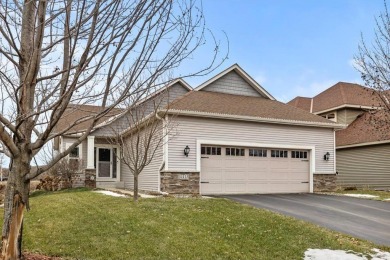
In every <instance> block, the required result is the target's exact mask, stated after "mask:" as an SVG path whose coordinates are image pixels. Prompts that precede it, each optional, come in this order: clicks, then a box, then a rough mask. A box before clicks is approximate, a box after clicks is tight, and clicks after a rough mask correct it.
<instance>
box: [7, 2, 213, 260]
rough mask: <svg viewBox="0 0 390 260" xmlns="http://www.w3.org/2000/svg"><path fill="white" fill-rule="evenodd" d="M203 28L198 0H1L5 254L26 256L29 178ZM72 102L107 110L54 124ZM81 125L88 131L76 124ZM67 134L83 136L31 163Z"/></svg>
mask: <svg viewBox="0 0 390 260" xmlns="http://www.w3.org/2000/svg"><path fill="white" fill-rule="evenodd" d="M205 32H206V28H205V22H204V17H203V13H202V9H201V6H200V5H197V4H196V0H155V1H146V0H138V1H127V0H111V1H102V0H78V1H74V0H63V1H58V0H52V1H45V0H40V1H38V0H31V1H22V0H14V1H9V0H0V35H1V36H0V94H1V95H0V98H1V100H0V106H1V109H2V110H1V114H0V143H1V144H2V147H3V148H4V149H1V152H3V153H5V154H6V155H7V156H8V157H9V158H10V161H11V163H10V169H9V170H10V175H9V178H8V185H7V189H6V195H5V203H4V204H5V205H4V220H3V230H2V252H1V256H2V258H3V259H17V258H20V257H21V243H20V242H21V234H22V223H23V215H24V211H25V209H26V208H27V209H29V183H30V180H31V179H33V178H35V177H37V176H39V175H40V174H41V173H43V172H45V171H48V170H49V169H50V168H51V167H53V166H54V165H55V164H56V163H57V162H59V161H60V160H61V159H62V158H64V157H65V156H66V155H67V154H69V152H70V151H72V149H73V148H75V147H76V146H77V145H79V144H80V143H81V142H82V141H83V140H85V139H86V138H87V136H88V135H89V134H90V132H91V131H92V130H93V129H94V128H95V126H97V124H98V123H99V121H100V120H101V119H102V118H103V117H104V116H105V115H107V114H109V113H110V111H111V110H113V108H115V107H118V106H121V104H122V102H123V101H124V100H126V99H127V98H129V96H131V95H132V94H134V93H139V92H142V91H145V90H148V89H149V88H151V86H156V85H159V84H164V79H163V78H162V76H165V75H167V74H169V73H173V72H174V71H175V70H176V69H177V68H178V67H179V66H180V65H181V64H182V63H183V62H184V61H185V60H187V59H188V58H191V57H193V54H194V52H195V51H196V50H197V49H198V48H199V47H200V46H202V45H205V40H206V39H205ZM213 39H214V38H212V40H213ZM214 44H215V45H214ZM214 44H213V47H212V48H213V49H214V52H213V54H211V55H210V58H211V59H210V63H209V64H208V65H206V66H205V67H204V69H201V70H200V71H198V72H195V73H190V74H189V75H200V74H203V73H207V72H209V71H210V70H211V69H213V68H214V66H215V64H214V61H215V58H216V57H217V54H218V52H219V48H218V43H217V42H215V41H214ZM69 104H79V105H80V104H93V105H96V106H99V107H100V109H99V110H98V111H96V112H95V113H91V114H89V115H87V116H83V117H81V118H78V119H77V120H76V121H75V122H72V123H71V124H70V125H69V126H68V127H65V128H63V129H59V130H58V129H57V131H54V130H55V127H56V125H57V124H58V122H59V120H60V119H61V117H62V116H63V115H64V112H65V110H67V109H68V108H69ZM80 124H84V125H85V128H84V130H83V131H81V132H80V131H72V129H73V127H74V126H76V125H80ZM64 133H68V134H69V133H74V134H78V135H77V139H76V140H75V142H74V143H73V144H72V145H70V146H69V147H68V148H67V149H66V150H65V151H63V152H61V153H59V154H57V155H56V156H54V158H53V159H52V160H51V161H50V162H49V163H48V164H47V165H45V166H42V167H37V168H36V169H35V170H32V168H31V164H32V162H33V160H34V158H35V156H37V154H38V153H39V152H40V151H42V149H43V147H45V145H46V144H47V143H48V142H51V140H53V139H54V138H56V137H58V136H61V135H63V134H64ZM18 242H19V244H18Z"/></svg>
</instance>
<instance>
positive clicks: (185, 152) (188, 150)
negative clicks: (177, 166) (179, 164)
mask: <svg viewBox="0 0 390 260" xmlns="http://www.w3.org/2000/svg"><path fill="white" fill-rule="evenodd" d="M190 150H191V149H190V148H189V147H188V145H187V146H186V148H184V155H185V156H186V157H188V154H189V153H190Z"/></svg>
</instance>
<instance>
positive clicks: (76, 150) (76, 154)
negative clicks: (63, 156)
mask: <svg viewBox="0 0 390 260" xmlns="http://www.w3.org/2000/svg"><path fill="white" fill-rule="evenodd" d="M79 157H80V155H79V148H78V147H75V148H73V150H72V151H70V153H69V158H70V159H79Z"/></svg>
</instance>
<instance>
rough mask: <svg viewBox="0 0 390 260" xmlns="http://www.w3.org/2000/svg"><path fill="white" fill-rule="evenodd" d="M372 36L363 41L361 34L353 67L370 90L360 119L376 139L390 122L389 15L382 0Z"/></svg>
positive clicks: (380, 137) (382, 135)
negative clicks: (369, 104) (367, 106)
mask: <svg viewBox="0 0 390 260" xmlns="http://www.w3.org/2000/svg"><path fill="white" fill-rule="evenodd" d="M375 22H376V28H375V37H374V40H373V42H372V43H367V42H366V41H365V39H364V37H363V35H362V39H361V42H360V44H359V52H358V54H357V55H356V56H355V59H354V60H355V68H356V69H357V70H358V71H359V72H360V74H361V77H362V80H363V81H364V84H365V86H366V87H368V91H371V92H372V98H371V99H372V100H371V101H372V107H373V109H371V110H370V113H369V114H367V115H365V117H364V119H365V121H366V123H367V124H368V125H369V128H370V129H368V128H367V129H365V131H370V132H371V133H372V135H375V136H376V138H378V140H381V139H383V138H388V137H389V129H390V127H389V123H390V17H389V9H388V7H387V4H386V1H384V11H382V12H381V13H380V15H379V16H378V17H377V18H375Z"/></svg>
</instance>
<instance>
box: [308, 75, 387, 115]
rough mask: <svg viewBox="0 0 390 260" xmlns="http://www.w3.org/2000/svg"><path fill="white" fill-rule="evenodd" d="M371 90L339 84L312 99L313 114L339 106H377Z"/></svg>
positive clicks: (376, 99)
mask: <svg viewBox="0 0 390 260" xmlns="http://www.w3.org/2000/svg"><path fill="white" fill-rule="evenodd" d="M379 104H380V102H379V100H378V98H377V96H376V95H375V93H374V91H373V90H372V89H369V88H366V87H363V86H361V85H359V84H354V83H347V82H339V83H337V84H336V85H333V86H332V87H330V88H328V89H327V90H325V91H323V92H321V93H320V94H318V95H317V96H315V97H314V98H313V111H312V112H313V113H316V112H320V111H323V110H328V109H332V108H335V107H338V106H341V105H358V106H375V107H376V106H379Z"/></svg>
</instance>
